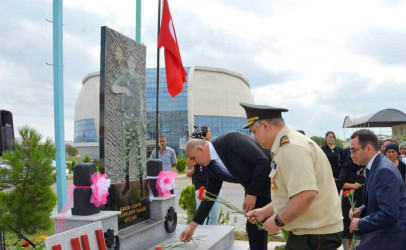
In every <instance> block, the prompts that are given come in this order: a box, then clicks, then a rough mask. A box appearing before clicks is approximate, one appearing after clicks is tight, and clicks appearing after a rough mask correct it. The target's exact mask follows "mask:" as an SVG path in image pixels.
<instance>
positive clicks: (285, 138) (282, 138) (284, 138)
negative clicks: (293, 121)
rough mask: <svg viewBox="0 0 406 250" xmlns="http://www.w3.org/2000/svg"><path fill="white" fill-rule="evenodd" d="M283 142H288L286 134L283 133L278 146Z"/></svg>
mask: <svg viewBox="0 0 406 250" xmlns="http://www.w3.org/2000/svg"><path fill="white" fill-rule="evenodd" d="M285 143H289V138H288V136H287V135H284V136H282V137H281V140H280V141H279V147H280V146H282V145H283V144H285Z"/></svg>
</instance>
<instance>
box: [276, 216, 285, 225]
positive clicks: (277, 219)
mask: <svg viewBox="0 0 406 250" xmlns="http://www.w3.org/2000/svg"><path fill="white" fill-rule="evenodd" d="M275 224H276V225H277V226H278V227H283V226H284V225H285V224H283V222H282V221H281V219H279V216H278V215H276V216H275Z"/></svg>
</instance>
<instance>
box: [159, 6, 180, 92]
mask: <svg viewBox="0 0 406 250" xmlns="http://www.w3.org/2000/svg"><path fill="white" fill-rule="evenodd" d="M158 47H159V48H161V47H164V48H165V70H166V83H167V86H168V92H169V94H170V95H171V96H172V97H175V96H176V95H177V94H179V93H180V92H182V90H183V83H184V82H186V76H187V73H186V71H185V69H184V68H183V64H182V59H181V58H180V52H179V47H178V39H177V38H176V33H175V27H174V26H173V21H172V17H171V12H170V11H169V5H168V1H167V0H164V6H163V10H162V22H161V29H160V31H159V37H158Z"/></svg>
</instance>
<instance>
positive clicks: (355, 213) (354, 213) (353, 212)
mask: <svg viewBox="0 0 406 250" xmlns="http://www.w3.org/2000/svg"><path fill="white" fill-rule="evenodd" d="M348 216H349V218H350V220H352V219H353V218H359V217H360V216H361V210H360V209H359V208H354V210H352V209H350V211H349V212H348Z"/></svg>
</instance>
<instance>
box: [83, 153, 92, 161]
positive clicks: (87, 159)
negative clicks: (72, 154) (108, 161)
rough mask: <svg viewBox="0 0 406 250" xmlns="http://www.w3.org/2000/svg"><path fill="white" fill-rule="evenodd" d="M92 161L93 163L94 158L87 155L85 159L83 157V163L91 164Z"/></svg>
mask: <svg viewBox="0 0 406 250" xmlns="http://www.w3.org/2000/svg"><path fill="white" fill-rule="evenodd" d="M91 161H92V158H91V157H90V156H89V155H88V154H87V153H86V155H85V157H83V160H82V162H84V163H88V162H91Z"/></svg>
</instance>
